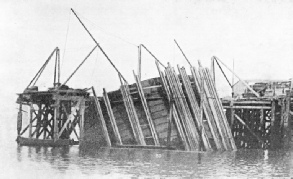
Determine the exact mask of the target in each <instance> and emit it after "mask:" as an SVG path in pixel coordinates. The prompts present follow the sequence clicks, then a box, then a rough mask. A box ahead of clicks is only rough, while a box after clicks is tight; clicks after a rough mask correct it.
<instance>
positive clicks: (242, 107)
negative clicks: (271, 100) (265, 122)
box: [223, 106, 271, 109]
mask: <svg viewBox="0 0 293 179" xmlns="http://www.w3.org/2000/svg"><path fill="white" fill-rule="evenodd" d="M223 108H224V109H271V107H270V106H223Z"/></svg>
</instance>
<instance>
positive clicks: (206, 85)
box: [199, 67, 230, 150]
mask: <svg viewBox="0 0 293 179" xmlns="http://www.w3.org/2000/svg"><path fill="white" fill-rule="evenodd" d="M199 73H200V78H202V79H203V80H204V91H205V93H206V96H207V99H208V100H207V101H208V102H209V106H210V109H211V111H212V114H213V116H214V121H215V124H216V126H217V129H218V131H219V134H220V137H221V139H222V144H223V147H224V149H225V150H229V146H230V145H229V141H228V138H227V136H226V135H225V129H224V128H223V124H222V123H221V121H220V119H219V118H220V114H219V111H218V110H217V109H216V102H215V96H214V95H213V94H212V92H211V86H210V85H209V81H208V79H207V78H206V76H205V74H204V69H203V68H201V67H200V69H199Z"/></svg>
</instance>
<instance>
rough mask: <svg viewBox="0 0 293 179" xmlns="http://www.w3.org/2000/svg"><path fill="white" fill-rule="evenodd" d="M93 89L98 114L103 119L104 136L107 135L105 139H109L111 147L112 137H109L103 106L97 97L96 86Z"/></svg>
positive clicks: (108, 142)
mask: <svg viewBox="0 0 293 179" xmlns="http://www.w3.org/2000/svg"><path fill="white" fill-rule="evenodd" d="M92 91H93V95H94V99H95V104H96V110H97V113H98V116H99V118H100V120H101V124H102V128H103V132H104V137H105V139H106V141H107V145H108V146H109V147H111V140H110V137H109V133H108V129H107V126H106V122H105V119H104V116H103V113H102V108H101V105H100V101H99V100H98V98H97V95H96V91H95V89H94V87H92Z"/></svg>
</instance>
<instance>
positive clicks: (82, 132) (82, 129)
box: [79, 99, 85, 142]
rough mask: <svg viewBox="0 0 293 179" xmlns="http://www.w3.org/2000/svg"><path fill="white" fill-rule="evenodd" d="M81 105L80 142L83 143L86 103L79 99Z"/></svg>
mask: <svg viewBox="0 0 293 179" xmlns="http://www.w3.org/2000/svg"><path fill="white" fill-rule="evenodd" d="M79 101H80V103H79V105H80V108H79V111H80V114H79V115H80V120H79V132H80V134H79V140H80V141H81V142H82V141H84V110H85V101H84V99H79Z"/></svg>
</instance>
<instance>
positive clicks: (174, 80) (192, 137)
mask: <svg viewBox="0 0 293 179" xmlns="http://www.w3.org/2000/svg"><path fill="white" fill-rule="evenodd" d="M165 71H166V74H167V79H168V82H169V84H171V85H170V87H171V88H170V89H171V92H172V93H173V94H174V101H175V106H176V107H177V109H178V114H179V116H180V119H181V122H182V123H183V124H184V125H183V126H184V127H185V130H186V134H187V139H188V141H189V144H190V146H191V150H198V146H199V136H198V133H197V130H196V127H195V124H194V122H193V119H192V117H191V114H190V111H189V108H188V106H187V103H186V100H185V97H184V94H183V90H182V87H181V83H180V82H179V79H178V76H177V75H176V74H175V71H174V69H172V68H171V66H170V64H168V68H167V69H166V70H165Z"/></svg>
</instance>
